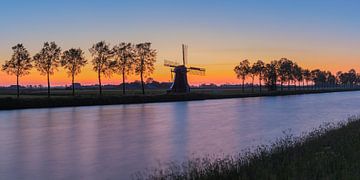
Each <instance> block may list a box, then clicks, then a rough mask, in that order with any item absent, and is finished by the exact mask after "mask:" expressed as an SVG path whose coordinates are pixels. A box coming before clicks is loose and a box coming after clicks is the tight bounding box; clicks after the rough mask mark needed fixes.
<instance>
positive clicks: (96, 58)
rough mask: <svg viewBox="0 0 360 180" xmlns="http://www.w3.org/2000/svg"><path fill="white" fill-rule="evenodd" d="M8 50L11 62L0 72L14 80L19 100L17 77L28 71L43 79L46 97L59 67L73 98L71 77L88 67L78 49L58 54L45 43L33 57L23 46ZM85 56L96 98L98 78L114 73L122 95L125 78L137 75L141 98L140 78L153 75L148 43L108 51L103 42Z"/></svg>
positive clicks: (153, 53)
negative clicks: (94, 80) (93, 75)
mask: <svg viewBox="0 0 360 180" xmlns="http://www.w3.org/2000/svg"><path fill="white" fill-rule="evenodd" d="M12 50H13V54H12V56H11V59H10V60H7V61H5V64H3V65H2V70H3V71H5V72H6V73H7V74H9V75H15V76H16V86H17V97H19V96H20V85H19V79H20V77H22V76H25V75H28V74H29V73H30V70H31V69H32V68H36V69H37V70H38V71H39V72H40V74H41V75H44V76H46V78H47V95H48V97H50V95H51V93H50V90H51V84H50V77H51V75H53V74H54V73H55V72H56V71H57V70H58V68H59V67H60V66H61V67H63V68H64V69H65V70H66V71H67V74H68V76H69V77H71V83H72V95H73V96H75V77H76V76H77V75H78V74H79V73H80V72H81V69H82V68H83V67H84V66H85V65H86V64H88V60H87V59H86V58H85V56H84V51H83V50H82V49H80V48H71V49H69V50H66V51H64V52H62V50H61V48H60V47H59V46H58V45H57V44H56V43H55V42H45V43H44V45H43V47H42V48H41V50H40V51H39V52H38V53H36V54H35V55H34V56H33V57H32V56H31V55H30V53H29V51H28V50H27V49H26V48H25V47H24V45H23V44H17V45H15V46H14V47H12ZM89 52H90V54H91V56H92V60H91V63H92V65H93V70H94V71H95V72H97V79H98V86H99V94H100V95H101V94H102V83H101V79H102V76H106V77H110V76H111V75H112V74H114V73H116V74H120V75H121V77H122V84H123V94H125V79H126V76H127V75H130V74H136V75H139V76H140V81H141V85H142V93H143V94H145V87H144V76H145V77H146V76H148V75H150V74H152V73H153V71H154V64H155V62H156V55H157V52H156V50H155V49H152V48H151V43H150V42H145V43H139V44H132V43H126V42H122V43H119V44H117V45H115V46H113V47H111V46H110V45H109V44H108V43H106V42H105V41H100V42H98V43H96V44H94V45H93V46H92V47H91V48H90V49H89Z"/></svg>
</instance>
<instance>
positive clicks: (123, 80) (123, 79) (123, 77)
mask: <svg viewBox="0 0 360 180" xmlns="http://www.w3.org/2000/svg"><path fill="white" fill-rule="evenodd" d="M122 82H123V83H122V85H123V87H122V88H123V95H125V70H123V71H122Z"/></svg>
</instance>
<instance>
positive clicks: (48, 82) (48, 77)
mask: <svg viewBox="0 0 360 180" xmlns="http://www.w3.org/2000/svg"><path fill="white" fill-rule="evenodd" d="M47 84H48V97H50V73H49V72H48V73H47Z"/></svg>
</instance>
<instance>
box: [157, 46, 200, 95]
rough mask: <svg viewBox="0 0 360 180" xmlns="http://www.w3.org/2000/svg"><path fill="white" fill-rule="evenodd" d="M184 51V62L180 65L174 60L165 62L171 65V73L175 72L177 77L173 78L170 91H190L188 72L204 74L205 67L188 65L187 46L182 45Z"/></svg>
mask: <svg viewBox="0 0 360 180" xmlns="http://www.w3.org/2000/svg"><path fill="white" fill-rule="evenodd" d="M182 53H183V64H182V65H179V64H178V63H176V62H173V61H166V60H165V62H164V66H167V67H171V74H172V73H175V77H174V79H173V83H172V85H171V87H170V89H169V90H168V93H189V92H190V86H189V83H188V78H187V73H188V72H189V73H191V74H195V75H204V74H205V69H203V68H197V67H186V63H187V46H186V45H182Z"/></svg>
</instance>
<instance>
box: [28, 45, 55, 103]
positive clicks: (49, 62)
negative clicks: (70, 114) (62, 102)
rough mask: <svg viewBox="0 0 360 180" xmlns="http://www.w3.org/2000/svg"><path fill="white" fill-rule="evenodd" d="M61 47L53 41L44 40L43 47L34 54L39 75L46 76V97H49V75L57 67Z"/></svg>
mask: <svg viewBox="0 0 360 180" xmlns="http://www.w3.org/2000/svg"><path fill="white" fill-rule="evenodd" d="M60 54H61V48H60V47H58V45H56V44H55V42H50V43H49V42H45V43H44V46H43V48H42V49H41V50H40V52H38V53H37V54H35V56H34V62H35V67H36V69H37V70H38V71H39V72H40V74H41V75H46V76H47V84H48V97H50V75H53V74H54V72H55V71H56V70H57V67H59V65H60V62H59V59H60Z"/></svg>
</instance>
